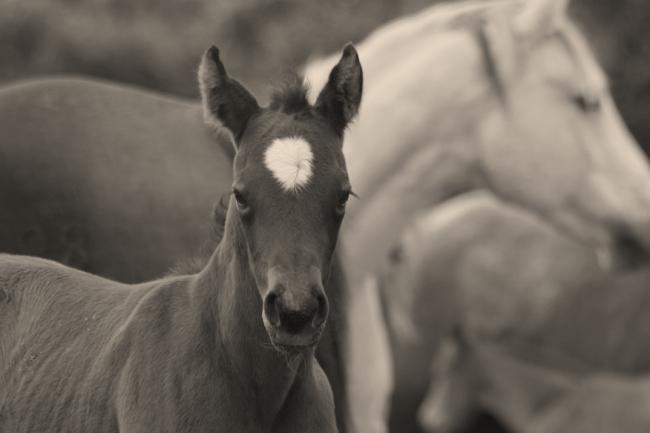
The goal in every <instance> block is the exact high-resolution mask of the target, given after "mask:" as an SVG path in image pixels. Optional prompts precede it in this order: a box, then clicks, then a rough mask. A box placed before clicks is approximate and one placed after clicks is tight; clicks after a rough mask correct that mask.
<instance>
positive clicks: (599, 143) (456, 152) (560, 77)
mask: <svg viewBox="0 0 650 433" xmlns="http://www.w3.org/2000/svg"><path fill="white" fill-rule="evenodd" d="M566 3H567V2H566V0H530V1H527V2H522V1H518V0H504V1H490V2H470V3H455V4H450V5H442V6H434V7H432V8H431V9H429V10H425V11H424V12H421V13H420V14H418V15H415V16H413V17H407V18H404V19H401V20H398V21H396V22H394V23H391V24H389V25H387V26H385V27H382V28H381V29H379V30H378V31H376V32H375V33H373V34H372V35H370V36H369V37H368V39H367V40H366V41H365V42H363V43H362V44H361V45H360V47H359V52H360V56H361V58H362V59H363V62H364V64H365V65H367V69H366V70H367V71H368V73H367V74H366V76H367V80H366V83H365V84H366V86H365V93H364V95H365V96H364V98H365V100H364V102H363V105H362V108H361V112H360V116H359V120H358V122H357V123H356V124H355V125H353V126H352V128H351V129H350V130H349V132H348V136H347V139H348V140H349V141H350V142H352V143H353V145H351V146H349V147H348V148H347V149H346V152H347V153H346V157H347V161H348V164H349V172H350V178H351V182H352V186H353V188H354V189H355V191H356V193H357V194H358V195H359V196H360V197H361V200H360V201H358V202H357V203H356V204H355V203H352V205H351V206H350V208H349V215H348V219H347V220H346V223H345V224H344V226H343V228H342V230H343V232H342V237H341V245H340V247H341V250H342V253H343V263H344V264H345V268H346V269H345V270H346V273H347V277H348V281H349V283H350V285H351V293H350V295H349V296H350V299H349V300H348V312H349V315H348V322H349V338H348V342H347V352H348V357H349V363H350V366H349V368H350V371H349V372H348V378H349V389H350V396H351V401H352V406H353V407H352V412H353V417H354V418H356V420H355V422H356V424H357V427H358V429H359V430H360V431H362V432H364V433H365V432H374V431H379V432H380V431H383V430H384V429H385V426H384V419H385V416H386V412H387V400H388V398H387V396H388V395H389V394H390V390H391V387H392V377H391V365H390V356H389V352H390V351H389V347H388V342H387V337H386V330H385V328H384V324H383V322H382V318H381V311H380V307H379V302H378V300H377V289H376V284H375V280H374V277H373V275H374V274H375V273H376V272H377V270H378V269H380V267H381V266H382V263H384V260H385V258H386V256H387V254H388V252H389V250H390V246H391V245H392V244H394V242H395V241H396V240H397V238H398V237H399V234H400V233H401V232H402V230H403V229H404V228H405V227H407V226H408V225H409V224H410V223H411V221H412V220H413V218H415V217H416V216H417V215H418V214H420V213H421V212H422V211H423V210H426V209H429V208H430V207H431V206H432V205H434V204H436V203H439V202H441V201H443V200H445V199H447V198H449V197H450V196H453V195H456V194H458V193H460V192H463V191H467V190H472V189H480V188H487V189H489V190H491V191H492V192H493V193H494V194H496V195H497V196H499V197H500V198H502V199H503V200H504V201H506V202H508V203H511V204H514V205H518V206H520V207H524V208H526V209H527V210H529V211H531V212H534V213H535V214H536V215H537V216H538V217H539V218H540V219H541V220H543V221H545V222H546V223H549V224H550V225H553V226H555V227H556V228H557V229H558V230H559V231H561V232H562V233H565V234H566V235H568V236H571V237H572V238H573V239H575V240H576V241H578V242H581V243H583V244H585V245H587V246H589V247H590V248H591V249H592V250H593V251H596V252H597V253H598V256H599V258H600V262H601V264H603V265H605V266H607V267H609V266H611V265H613V264H620V263H623V262H628V261H629V260H630V259H632V260H634V261H636V260H645V258H646V252H647V250H648V245H650V188H649V187H648V186H649V185H650V170H649V169H648V163H647V161H646V159H645V157H644V156H643V155H642V153H641V151H640V150H639V148H638V145H637V144H636V143H635V141H634V139H633V138H632V137H631V136H630V134H629V133H628V131H627V129H626V128H625V126H624V125H623V123H622V121H621V119H620V117H619V115H618V113H617V110H616V108H615V106H614V104H613V102H612V99H611V96H610V94H609V92H608V89H607V80H606V78H605V77H604V74H603V72H602V70H601V68H600V67H599V66H598V64H597V63H596V61H595V59H594V57H593V55H592V54H591V52H590V51H589V48H588V46H587V44H586V42H585V41H584V39H583V37H582V36H581V35H580V33H579V32H578V30H577V29H576V27H575V26H574V25H573V24H572V23H571V22H570V20H569V19H568V17H567V15H566ZM333 62H334V59H332V58H329V59H324V60H322V61H319V62H312V63H311V64H310V65H308V66H307V68H306V78H307V80H308V81H310V82H311V83H312V85H314V86H315V87H318V85H319V84H320V83H322V82H324V80H325V78H326V72H325V71H328V70H329V68H330V67H331V65H332V64H333Z"/></svg>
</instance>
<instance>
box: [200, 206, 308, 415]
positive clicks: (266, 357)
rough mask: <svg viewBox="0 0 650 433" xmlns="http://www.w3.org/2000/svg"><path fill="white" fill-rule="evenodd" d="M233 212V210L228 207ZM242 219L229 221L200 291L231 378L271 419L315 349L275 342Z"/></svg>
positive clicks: (219, 355) (203, 275)
mask: <svg viewBox="0 0 650 433" xmlns="http://www.w3.org/2000/svg"><path fill="white" fill-rule="evenodd" d="M229 213H230V210H229ZM240 224H241V223H240V222H239V219H238V217H237V215H235V214H232V213H231V214H230V215H229V216H228V218H227V221H226V226H225V228H224V235H223V238H222V240H221V242H220V244H219V246H218V247H217V249H216V250H215V252H214V253H213V255H212V257H211V259H210V261H209V262H208V264H207V265H206V267H205V268H204V269H203V270H202V271H201V273H200V274H199V276H198V280H197V284H196V288H195V290H196V293H197V296H198V297H199V298H200V299H199V303H203V304H204V305H205V306H206V307H207V308H208V310H209V313H208V314H207V315H206V318H207V320H211V321H213V326H211V328H213V329H215V335H214V338H215V339H216V345H215V347H216V348H217V350H218V351H220V353H219V354H215V355H216V356H217V357H219V358H221V359H225V360H226V361H225V364H226V365H225V368H227V369H229V370H230V371H229V373H230V375H231V376H232V380H233V381H236V382H238V387H239V388H241V389H244V390H246V391H245V392H244V394H246V395H245V396H243V397H245V398H246V399H253V400H254V401H255V402H256V403H257V404H256V405H255V407H257V409H258V411H261V412H262V413H259V416H260V418H261V419H262V421H263V422H270V421H272V420H273V418H274V417H275V416H276V415H277V412H278V411H279V410H280V409H281V407H282V405H283V402H284V400H285V398H286V396H287V395H288V394H289V391H290V390H291V388H292V386H293V385H294V383H295V381H296V379H298V378H299V377H300V376H301V374H303V373H304V372H305V371H306V369H308V368H310V366H311V362H312V358H313V354H306V355H299V356H292V357H288V356H286V355H283V354H281V353H279V352H278V351H277V350H276V349H274V348H273V347H272V345H271V342H270V339H269V337H268V334H267V333H266V330H265V328H264V325H263V322H262V300H261V296H260V294H259V293H258V290H257V284H256V281H255V277H254V276H253V275H252V272H251V270H250V265H249V259H248V251H247V248H246V245H245V243H244V241H243V237H242V231H241V227H240ZM252 403H253V402H252V401H250V400H249V401H248V403H247V404H252Z"/></svg>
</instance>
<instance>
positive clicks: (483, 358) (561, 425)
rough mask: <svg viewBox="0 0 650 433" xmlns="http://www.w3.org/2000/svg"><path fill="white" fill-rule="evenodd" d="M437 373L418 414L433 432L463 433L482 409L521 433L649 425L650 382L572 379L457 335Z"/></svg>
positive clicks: (580, 432)
mask: <svg viewBox="0 0 650 433" xmlns="http://www.w3.org/2000/svg"><path fill="white" fill-rule="evenodd" d="M431 372H432V381H431V384H430V387H429V391H428V394H427V397H426V399H425V401H424V402H423V403H422V406H421V407H420V409H419V419H420V421H421V423H422V425H423V426H424V427H425V428H426V429H427V431H430V432H431V433H452V432H456V431H459V426H460V425H462V424H463V423H464V422H466V419H464V418H465V417H466V416H467V411H468V410H469V411H471V410H472V407H473V406H476V405H480V406H483V407H486V408H489V410H490V411H491V413H493V414H494V415H495V416H496V417H497V418H498V419H499V420H500V421H501V422H503V423H504V424H505V425H507V426H508V427H509V428H511V429H512V431H516V432H522V433H569V432H571V433H587V432H590V433H593V432H602V433H609V432H614V431H621V432H626V433H637V432H638V433H641V432H646V431H647V429H648V425H650V410H649V409H650V379H649V378H648V376H641V377H639V376H630V375H620V374H611V373H602V372H596V373H593V374H587V375H572V374H567V373H566V372H562V371H557V370H554V369H552V368H548V367H543V366H539V365H536V364H535V363H532V362H529V361H525V360H523V359H521V358H518V357H517V356H515V355H513V354H512V353H511V352H510V351H509V350H507V346H506V345H503V344H499V343H497V342H494V341H487V340H485V339H477V338H467V337H460V336H459V335H457V333H453V332H452V333H451V334H450V335H449V336H448V337H447V338H445V340H444V342H443V343H442V344H441V350H440V351H439V353H438V355H437V356H436V358H435V359H434V361H433V362H432V369H431Z"/></svg>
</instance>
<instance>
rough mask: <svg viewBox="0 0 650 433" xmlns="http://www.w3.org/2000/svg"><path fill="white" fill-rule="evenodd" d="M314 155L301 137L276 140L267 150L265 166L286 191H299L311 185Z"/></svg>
mask: <svg viewBox="0 0 650 433" xmlns="http://www.w3.org/2000/svg"><path fill="white" fill-rule="evenodd" d="M313 159H314V154H313V153H312V151H311V146H310V144H309V143H308V142H307V141H306V140H305V139H304V138H300V137H286V138H276V139H275V140H273V142H272V143H271V144H270V145H269V147H268V148H267V149H266V152H265V154H264V164H266V168H268V169H269V171H270V172H271V174H273V177H274V178H275V179H276V180H277V181H278V182H280V185H281V186H282V189H284V190H285V191H293V192H295V191H298V190H299V189H300V188H302V187H304V186H305V185H307V184H308V183H309V180H310V179H311V175H312V161H313Z"/></svg>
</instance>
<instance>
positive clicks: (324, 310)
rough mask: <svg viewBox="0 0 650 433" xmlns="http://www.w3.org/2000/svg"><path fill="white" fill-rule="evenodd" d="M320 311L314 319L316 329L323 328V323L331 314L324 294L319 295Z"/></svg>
mask: <svg viewBox="0 0 650 433" xmlns="http://www.w3.org/2000/svg"><path fill="white" fill-rule="evenodd" d="M317 299H318V311H317V312H316V315H315V317H314V320H313V322H312V325H313V326H314V327H318V326H321V325H322V324H323V322H325V320H326V319H327V314H328V313H329V304H328V302H327V297H326V296H325V295H324V294H322V293H321V294H319V295H318V297H317Z"/></svg>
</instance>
